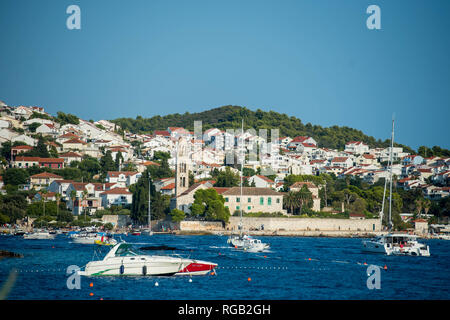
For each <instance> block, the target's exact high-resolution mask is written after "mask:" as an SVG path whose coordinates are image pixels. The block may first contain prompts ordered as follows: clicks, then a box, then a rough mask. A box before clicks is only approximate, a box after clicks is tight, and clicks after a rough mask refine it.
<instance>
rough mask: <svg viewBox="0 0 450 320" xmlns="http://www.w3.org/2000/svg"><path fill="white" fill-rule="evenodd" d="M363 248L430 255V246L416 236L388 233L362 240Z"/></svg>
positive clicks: (380, 251)
mask: <svg viewBox="0 0 450 320" xmlns="http://www.w3.org/2000/svg"><path fill="white" fill-rule="evenodd" d="M363 250H364V251H367V252H373V253H382V254H386V255H388V256H389V255H408V256H424V257H429V256H430V248H429V246H427V245H426V244H422V243H420V242H418V241H417V236H415V235H410V234H403V233H388V234H386V235H383V236H378V237H376V238H374V239H373V240H368V241H363Z"/></svg>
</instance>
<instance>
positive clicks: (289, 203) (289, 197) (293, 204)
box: [283, 191, 298, 214]
mask: <svg viewBox="0 0 450 320" xmlns="http://www.w3.org/2000/svg"><path fill="white" fill-rule="evenodd" d="M283 203H284V205H285V206H286V207H287V208H290V212H291V214H294V209H295V208H297V207H298V201H297V197H296V194H295V192H293V191H289V192H288V193H286V195H285V196H284V200H283Z"/></svg>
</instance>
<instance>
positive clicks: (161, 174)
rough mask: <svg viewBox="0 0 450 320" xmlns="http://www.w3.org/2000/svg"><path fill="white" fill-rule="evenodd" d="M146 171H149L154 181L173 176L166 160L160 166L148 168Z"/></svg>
mask: <svg viewBox="0 0 450 320" xmlns="http://www.w3.org/2000/svg"><path fill="white" fill-rule="evenodd" d="M147 170H150V174H151V176H152V178H154V179H161V178H168V177H173V176H174V172H173V171H172V170H171V169H170V167H169V163H168V161H167V159H163V160H162V161H161V165H160V166H148V167H147Z"/></svg>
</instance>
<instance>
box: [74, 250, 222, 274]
mask: <svg viewBox="0 0 450 320" xmlns="http://www.w3.org/2000/svg"><path fill="white" fill-rule="evenodd" d="M216 267H217V264H216V263H212V262H207V261H201V260H194V259H186V258H182V257H180V256H169V255H167V256H166V255H143V254H139V253H138V252H137V250H136V249H135V248H133V245H132V244H130V243H126V242H120V243H118V244H116V245H115V246H114V247H112V248H111V250H110V251H109V252H108V253H107V254H106V256H105V257H104V258H103V260H96V261H91V262H89V263H88V264H87V265H86V266H85V268H84V270H82V271H79V272H78V274H79V275H83V276H173V275H188V276H195V275H206V274H208V273H210V272H212V271H214V269H215V268H216Z"/></svg>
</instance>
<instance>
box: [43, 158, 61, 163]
mask: <svg viewBox="0 0 450 320" xmlns="http://www.w3.org/2000/svg"><path fill="white" fill-rule="evenodd" d="M41 162H44V163H62V162H64V159H62V158H39V163H41Z"/></svg>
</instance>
